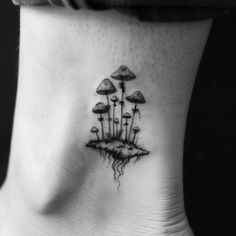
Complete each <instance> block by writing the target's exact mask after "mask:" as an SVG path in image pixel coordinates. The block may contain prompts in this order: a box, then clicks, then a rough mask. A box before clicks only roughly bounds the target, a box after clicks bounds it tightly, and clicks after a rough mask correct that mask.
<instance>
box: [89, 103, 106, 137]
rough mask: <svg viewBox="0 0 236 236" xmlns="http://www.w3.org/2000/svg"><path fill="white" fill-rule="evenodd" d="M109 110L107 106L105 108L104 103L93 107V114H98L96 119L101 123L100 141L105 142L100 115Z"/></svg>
mask: <svg viewBox="0 0 236 236" xmlns="http://www.w3.org/2000/svg"><path fill="white" fill-rule="evenodd" d="M108 110H109V108H108V106H106V105H105V104H104V103H102V102H99V103H97V104H96V105H95V107H94V108H93V110H92V111H93V113H95V114H99V115H100V117H99V118H98V120H99V121H100V122H101V130H102V140H105V134H104V127H103V120H104V119H103V117H102V114H104V113H107V112H108Z"/></svg>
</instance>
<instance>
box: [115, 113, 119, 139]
mask: <svg viewBox="0 0 236 236" xmlns="http://www.w3.org/2000/svg"><path fill="white" fill-rule="evenodd" d="M114 124H115V126H116V133H115V134H114V137H118V124H119V119H118V118H115V119H114Z"/></svg>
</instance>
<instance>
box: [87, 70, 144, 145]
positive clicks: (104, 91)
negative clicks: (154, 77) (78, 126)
mask: <svg viewBox="0 0 236 236" xmlns="http://www.w3.org/2000/svg"><path fill="white" fill-rule="evenodd" d="M111 78H113V79H115V80H119V81H120V82H119V88H120V89H121V98H120V100H119V99H118V97H117V96H116V95H114V96H112V97H111V98H110V97H109V96H110V95H111V94H114V93H116V92H117V89H116V87H115V86H114V84H113V83H112V81H111V80H110V79H108V78H106V79H104V80H103V81H102V82H101V83H100V85H99V86H98V88H97V90H96V92H97V93H98V94H99V95H104V96H105V97H106V104H104V103H102V102H99V103H97V104H96V105H95V107H94V108H93V110H92V111H93V113H95V114H97V115H99V117H98V120H99V122H100V124H101V137H99V135H98V132H99V129H98V128H97V127H92V129H91V132H92V133H94V134H96V137H97V141H100V140H102V141H106V142H109V141H112V140H121V141H123V142H125V143H129V144H130V143H133V144H134V143H135V140H136V136H137V133H138V132H139V131H140V129H139V127H137V126H136V127H134V120H135V115H136V113H138V112H139V109H138V108H137V106H138V104H143V103H145V99H144V97H143V95H142V93H141V92H140V91H136V92H134V93H133V94H132V95H131V96H127V97H125V99H126V101H128V102H130V103H133V104H134V107H133V109H132V114H130V113H129V112H126V113H124V106H125V101H124V95H125V90H126V88H125V82H126V81H130V80H133V79H135V78H136V76H135V75H134V74H133V73H132V72H131V71H130V70H129V69H128V67H126V66H121V67H120V68H119V69H118V70H117V71H115V72H114V73H113V74H112V75H111ZM110 102H112V103H113V104H112V105H110ZM118 103H119V105H120V119H118V117H116V107H117V104H118ZM111 108H112V109H111ZM104 117H107V132H105V127H104ZM124 120H125V123H124ZM129 120H130V124H129ZM118 125H119V127H118ZM124 127H125V130H124ZM128 127H129V129H128ZM124 131H125V134H124V138H123V137H122V135H123V133H124ZM132 135H133V137H132Z"/></svg>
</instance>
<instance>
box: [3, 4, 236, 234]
mask: <svg viewBox="0 0 236 236" xmlns="http://www.w3.org/2000/svg"><path fill="white" fill-rule="evenodd" d="M18 20H19V11H18V8H16V7H13V6H12V5H11V2H10V0H7V1H4V2H2V3H1V14H0V29H1V37H0V70H1V79H0V186H1V184H2V183H3V181H4V178H5V175H6V171H7V163H8V156H9V148H10V139H11V129H12V121H13V113H14V103H15V93H16V83H17V80H16V79H17V61H18V35H19V21H18ZM235 101H236V10H234V9H233V10H231V11H230V12H229V14H227V15H225V16H221V17H219V18H217V19H216V20H215V22H214V24H213V27H212V30H211V34H210V38H209V40H208V44H207V47H206V50H205V52H204V55H203V59H202V62H201V66H200V70H199V73H198V77H197V81H196V85H195V89H194V93H193V96H192V101H191V106H190V111H189V118H188V125H187V131H186V141H185V154H184V187H185V202H186V210H187V214H188V216H189V220H190V223H191V226H192V227H193V229H194V232H195V233H196V236H218V235H219V236H228V235H236V233H235V232H234V229H235V224H236V223H235V219H236V217H235V210H234V208H235V201H236V195H235V194H234V189H235V186H236V185H235V182H236V181H235V180H236V161H235V159H236V151H235V147H236V105H235V104H236V102H235ZM232 232H234V233H232Z"/></svg>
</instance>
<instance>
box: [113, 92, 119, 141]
mask: <svg viewBox="0 0 236 236" xmlns="http://www.w3.org/2000/svg"><path fill="white" fill-rule="evenodd" d="M111 101H112V102H113V114H112V138H113V139H114V138H115V110H116V102H117V101H118V98H117V96H115V95H114V96H113V97H112V98H111Z"/></svg>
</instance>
